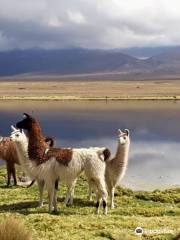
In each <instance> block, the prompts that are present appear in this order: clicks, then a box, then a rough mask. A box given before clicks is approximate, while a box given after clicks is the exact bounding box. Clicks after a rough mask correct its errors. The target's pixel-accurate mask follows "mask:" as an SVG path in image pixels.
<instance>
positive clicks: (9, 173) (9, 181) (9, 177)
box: [6, 163, 11, 186]
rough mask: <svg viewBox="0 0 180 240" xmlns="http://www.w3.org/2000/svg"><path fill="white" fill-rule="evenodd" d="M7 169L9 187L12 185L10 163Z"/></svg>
mask: <svg viewBox="0 0 180 240" xmlns="http://www.w3.org/2000/svg"><path fill="white" fill-rule="evenodd" d="M6 168H7V186H9V185H10V183H11V167H10V165H9V163H7V164H6Z"/></svg>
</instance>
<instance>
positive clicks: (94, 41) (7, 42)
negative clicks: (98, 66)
mask: <svg viewBox="0 0 180 240" xmlns="http://www.w3.org/2000/svg"><path fill="white" fill-rule="evenodd" d="M179 24H180V2H179V0H172V1H168V0H149V1H144V0H136V1H134V0H126V1H124V0H99V1H96V0H86V1H83V0H69V1H65V0H61V1H59V0H54V1H50V0H36V1H28V0H14V1H10V0H6V1H5V0H0V50H4V49H14V48H22V49H24V48H25V49H26V48H32V47H41V48H69V47H85V48H125V47H135V46H136V47H142V46H164V45H178V44H180V32H179V31H177V26H179Z"/></svg>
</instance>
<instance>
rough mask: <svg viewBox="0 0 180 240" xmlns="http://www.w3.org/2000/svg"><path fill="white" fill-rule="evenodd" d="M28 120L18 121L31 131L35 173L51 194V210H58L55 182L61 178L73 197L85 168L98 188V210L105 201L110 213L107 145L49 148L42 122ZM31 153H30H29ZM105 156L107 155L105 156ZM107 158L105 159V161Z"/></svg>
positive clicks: (104, 206)
mask: <svg viewBox="0 0 180 240" xmlns="http://www.w3.org/2000/svg"><path fill="white" fill-rule="evenodd" d="M24 116H25V118H24V120H22V121H20V122H18V123H17V124H16V127H17V128H20V129H25V130H27V132H28V138H29V144H28V157H29V161H30V162H31V165H32V167H31V170H32V174H34V175H36V178H37V177H38V178H43V179H44V181H45V183H46V186H47V189H48V195H49V212H52V211H53V209H54V210H55V211H57V199H56V189H55V188H53V186H54V183H55V181H57V180H59V181H60V182H64V183H65V184H66V185H67V186H68V190H69V191H68V192H69V197H70V198H71V197H72V194H73V190H74V186H75V183H76V179H77V177H78V176H79V174H80V173H81V172H82V171H83V170H84V171H85V175H86V176H87V179H88V182H90V183H91V185H93V186H94V188H95V189H96V197H97V203H96V212H97V214H98V213H99V209H100V203H101V200H103V209H104V214H107V203H106V202H107V201H106V199H107V191H106V185H105V167H106V165H105V161H104V160H106V157H107V153H108V152H109V150H108V149H106V148H95V149H93V148H89V149H88V148H82V149H80V148H79V149H77V148H74V149H71V148H68V149H62V148H50V149H49V148H47V146H46V145H45V143H44V138H43V135H42V131H41V128H40V125H39V123H38V121H36V120H35V119H34V118H32V117H31V116H30V115H28V114H24ZM26 155H27V154H26ZM102 156H104V158H103V157H102ZM102 158H103V160H102Z"/></svg>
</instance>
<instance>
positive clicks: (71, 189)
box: [68, 180, 76, 205]
mask: <svg viewBox="0 0 180 240" xmlns="http://www.w3.org/2000/svg"><path fill="white" fill-rule="evenodd" d="M75 185H76V180H75V181H74V182H73V183H72V185H71V188H70V199H69V202H68V204H69V205H73V198H74V189H75Z"/></svg>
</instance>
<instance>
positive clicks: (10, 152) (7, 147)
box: [0, 137, 19, 186]
mask: <svg viewBox="0 0 180 240" xmlns="http://www.w3.org/2000/svg"><path fill="white" fill-rule="evenodd" d="M0 159H2V160H4V161H6V168H7V186H9V185H10V181H11V176H13V179H14V185H17V179H16V170H15V164H18V165H19V161H18V156H17V152H16V148H15V144H14V143H13V142H12V141H11V140H10V138H9V137H1V139H0Z"/></svg>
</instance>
